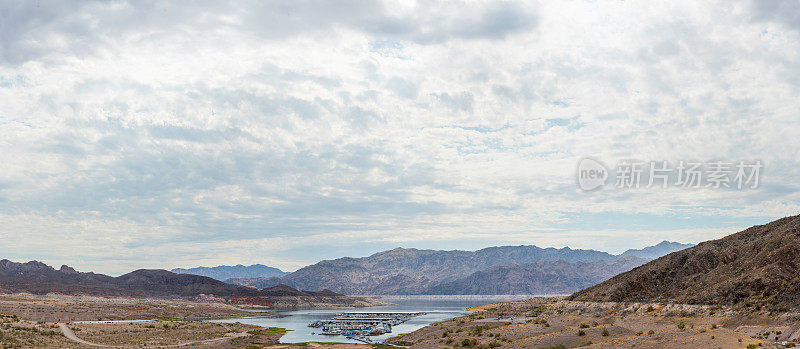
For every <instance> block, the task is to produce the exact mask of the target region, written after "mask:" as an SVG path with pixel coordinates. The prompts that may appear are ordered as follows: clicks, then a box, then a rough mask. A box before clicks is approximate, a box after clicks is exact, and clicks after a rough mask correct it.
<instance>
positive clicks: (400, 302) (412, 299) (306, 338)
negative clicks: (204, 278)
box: [214, 295, 533, 343]
mask: <svg viewBox="0 0 800 349" xmlns="http://www.w3.org/2000/svg"><path fill="white" fill-rule="evenodd" d="M530 297H533V296H525V295H515V296H372V298H376V299H379V300H381V301H384V302H389V303H394V304H395V305H390V306H385V307H370V308H336V309H309V310H292V311H280V314H281V315H282V317H279V318H267V317H255V316H254V317H243V318H233V319H225V320H214V321H217V322H241V323H243V324H251V325H258V326H264V327H282V328H285V329H287V330H290V331H289V332H287V333H286V334H285V335H284V336H283V337H281V340H280V341H281V343H300V342H342V343H344V342H347V343H358V342H357V341H355V340H351V339H347V338H346V337H344V336H323V335H321V334H316V333H319V332H322V329H321V328H313V327H308V324H310V323H312V322H314V321H318V320H327V319H330V318H332V317H333V316H334V315H336V314H338V313H342V312H349V311H353V312H425V313H426V314H425V315H422V316H417V317H413V318H411V319H409V320H408V321H406V322H404V323H402V324H400V325H397V326H393V327H392V333H387V334H385V335H381V336H371V337H370V338H371V339H372V340H373V341H375V342H380V341H383V340H385V339H386V338H389V337H391V336H396V335H398V334H401V333H409V332H413V331H416V330H418V329H420V328H422V327H425V326H427V325H430V324H432V323H434V322H439V321H442V320H447V319H451V318H454V317H456V316H459V315H461V314H464V313H467V312H468V311H467V310H466V309H467V308H469V307H474V306H477V305H484V304H489V303H495V302H508V301H514V300H520V299H528V298H530Z"/></svg>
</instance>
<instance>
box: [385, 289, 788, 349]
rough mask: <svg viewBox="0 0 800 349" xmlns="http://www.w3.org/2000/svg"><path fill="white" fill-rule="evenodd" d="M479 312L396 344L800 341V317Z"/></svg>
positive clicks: (603, 307) (518, 309) (631, 309)
mask: <svg viewBox="0 0 800 349" xmlns="http://www.w3.org/2000/svg"><path fill="white" fill-rule="evenodd" d="M474 310H476V311H475V312H474V313H472V314H469V315H465V316H461V317H457V318H454V319H451V320H447V321H443V322H440V323H436V324H433V325H431V326H427V327H425V328H422V329H420V330H417V331H415V332H412V333H409V334H405V335H400V336H397V337H394V338H393V339H392V342H393V343H395V344H398V345H409V346H411V347H413V348H453V347H458V348H462V347H469V348H494V347H500V348H575V347H585V348H748V347H751V348H752V347H755V348H783V347H791V345H792V343H798V342H800V314H797V313H794V314H791V313H782V314H772V315H770V314H762V313H752V312H743V311H734V310H730V309H720V308H717V307H711V306H699V305H677V304H671V305H662V304H641V303H626V304H622V303H590V302H569V301H564V300H561V299H558V298H534V299H531V300H525V301H518V302H509V303H498V304H490V305H486V306H482V307H477V308H475V309H474Z"/></svg>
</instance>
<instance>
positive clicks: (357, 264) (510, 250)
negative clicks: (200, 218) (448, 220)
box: [226, 241, 691, 295]
mask: <svg viewBox="0 0 800 349" xmlns="http://www.w3.org/2000/svg"><path fill="white" fill-rule="evenodd" d="M689 246H691V245H684V244H678V243H670V242H667V241H664V242H662V243H660V244H658V245H655V246H651V247H648V248H645V249H642V250H628V251H626V252H624V253H623V254H621V255H612V254H609V253H606V252H600V251H595V250H580V249H570V248H568V247H564V248H561V249H556V248H539V247H536V246H502V247H489V248H484V249H481V250H478V251H459V250H453V251H441V250H419V249H413V248H412V249H406V248H396V249H393V250H389V251H383V252H379V253H376V254H373V255H371V256H368V257H363V258H351V257H345V258H338V259H334V260H325V261H321V262H319V263H316V264H313V265H310V266H307V267H304V268H301V269H299V270H297V271H295V272H293V273H289V274H288V275H285V276H282V277H269V278H234V279H229V280H226V281H227V282H230V283H235V284H239V285H247V286H254V287H258V288H263V287H270V286H274V285H278V284H286V285H289V286H291V287H295V288H300V289H330V290H333V291H335V292H340V293H344V294H357V295H380V294H569V293H572V292H574V291H577V290H579V289H581V288H584V287H587V286H589V285H593V284H594V283H597V282H600V281H603V280H605V279H607V278H608V277H611V276H613V275H615V274H616V273H619V272H623V271H627V270H629V269H631V268H633V267H635V266H638V265H641V264H643V263H645V262H647V261H648V260H650V259H651V258H652V256H660V255H661V254H665V253H669V252H673V251H676V250H680V249H683V248H686V247H689ZM556 262H560V263H556ZM545 280H549V281H545Z"/></svg>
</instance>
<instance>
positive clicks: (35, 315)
mask: <svg viewBox="0 0 800 349" xmlns="http://www.w3.org/2000/svg"><path fill="white" fill-rule="evenodd" d="M252 315H258V316H271V315H275V313H272V312H255V313H254V312H252V311H245V310H242V309H239V308H237V307H235V306H232V305H228V304H222V303H218V302H193V301H188V300H171V299H137V298H116V297H91V296H64V295H41V296H40V295H32V294H4V295H0V348H3V349H5V348H31V347H37V348H95V347H119V348H141V347H185V348H189V347H195V348H261V347H273V348H281V347H284V348H288V347H318V348H342V349H346V348H355V347H364V348H368V347H369V346H365V345H362V346H359V345H340V344H327V343H301V344H296V345H287V344H279V343H278V340H279V339H280V337H281V336H282V335H283V333H285V330H284V329H280V328H263V327H259V326H253V325H245V324H240V323H215V322H208V321H202V320H206V319H212V318H224V317H238V316H252ZM126 319H153V321H146V322H113V323H112V322H105V321H113V320H126ZM98 320H102V321H104V322H99V323H95V322H93V323H85V322H81V321H98Z"/></svg>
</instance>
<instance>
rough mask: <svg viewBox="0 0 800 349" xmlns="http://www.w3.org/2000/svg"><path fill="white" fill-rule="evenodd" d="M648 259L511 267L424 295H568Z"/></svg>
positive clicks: (427, 291) (475, 274)
mask: <svg viewBox="0 0 800 349" xmlns="http://www.w3.org/2000/svg"><path fill="white" fill-rule="evenodd" d="M645 262H647V260H645V259H641V258H637V257H624V258H619V259H614V260H599V261H595V262H574V263H569V262H565V261H562V260H557V261H541V262H536V263H528V264H521V265H520V264H508V265H501V266H496V267H492V268H489V269H486V270H482V271H478V272H475V273H473V274H471V275H469V276H467V277H465V278H461V279H458V280H455V281H450V282H446V283H442V284H439V285H436V286H434V287H431V288H429V289H428V290H426V291H424V292H423V293H424V294H462V295H468V294H471V295H481V294H536V295H566V294H570V293H572V292H575V290H577V289H582V288H586V287H589V286H592V285H594V284H597V283H599V282H601V281H604V280H606V279H608V278H610V277H612V276H614V275H617V274H619V273H621V272H624V271H628V270H630V269H632V268H635V267H637V266H639V265H642V264H643V263H645Z"/></svg>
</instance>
